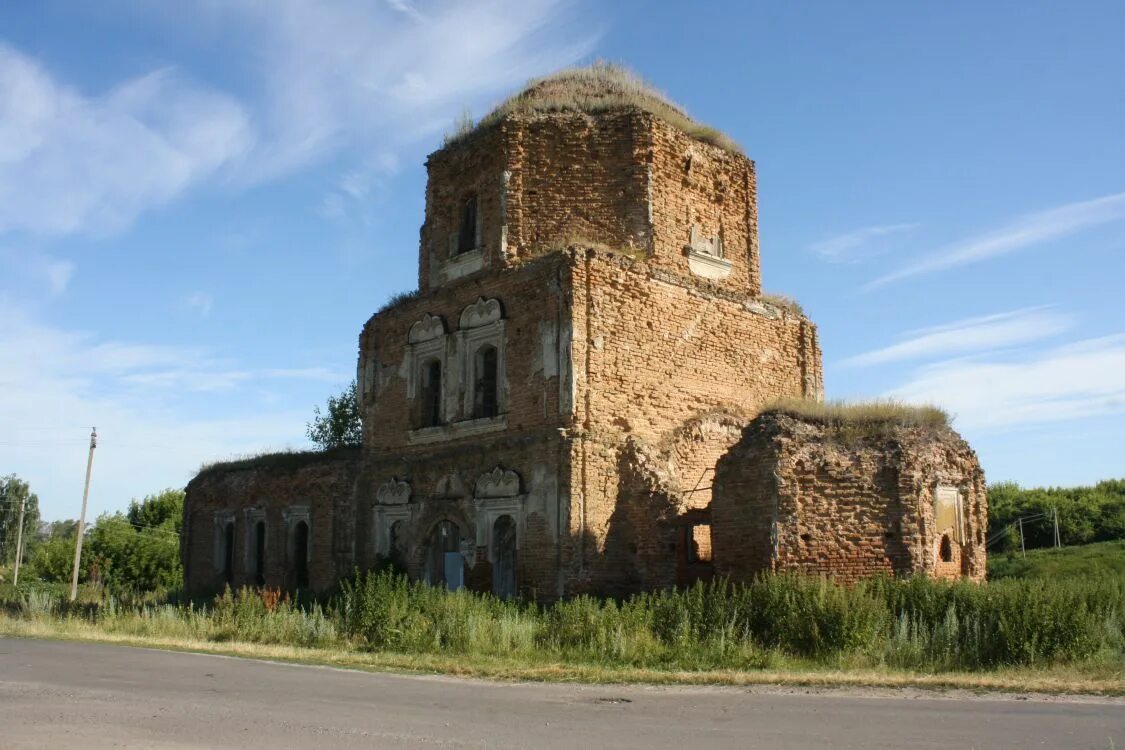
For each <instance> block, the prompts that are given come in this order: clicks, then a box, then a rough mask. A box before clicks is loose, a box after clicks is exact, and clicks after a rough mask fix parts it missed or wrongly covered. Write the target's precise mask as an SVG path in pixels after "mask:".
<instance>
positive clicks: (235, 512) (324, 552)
mask: <svg viewBox="0 0 1125 750" xmlns="http://www.w3.org/2000/svg"><path fill="white" fill-rule="evenodd" d="M358 469H359V452H358V451H342V452H340V451H337V452H333V453H330V454H320V455H318V454H306V455H304V456H297V457H291V458H288V459H287V460H286V459H284V458H283V460H281V461H269V460H265V461H263V463H262V465H261V466H259V467H257V468H232V469H225V468H223V467H222V466H221V465H220V466H218V467H215V468H213V469H208V470H205V471H203V472H201V473H200V474H199V475H198V476H196V477H195V478H194V479H192V481H191V482H189V483H188V486H187V496H186V498H185V501H184V537H183V544H182V546H181V551H180V554H181V556H182V559H183V563H184V584H185V588H186V589H187V590H188V591H189V592H191V593H193V594H208V593H214V592H217V591H220V590H222V588H223V587H224V586H225V585H226V581H225V579H224V575H223V572H224V571H223V563H222V562H221V560H222V553H221V551H220V549H219V547H220V546H221V544H222V541H221V539H220V535H221V534H222V533H223V532H222V525H221V524H220V523H216V518H217V517H218V518H220V519H221V520H222V521H224V522H225V521H226V519H228V518H229V520H230V521H233V523H234V566H233V580H232V582H231V584H232V585H233V586H234V587H236V588H237V587H239V586H245V585H255V584H256V583H257V581H256V580H255V573H256V560H255V554H256V548H255V542H254V536H253V533H254V526H255V524H256V522H257V520H259V518H260V519H261V520H263V521H265V523H266V557H265V585H266V586H267V587H271V588H272V587H277V588H284V589H292V588H294V587H295V585H296V581H295V578H294V576H295V561H294V559H293V544H292V542H293V539H292V532H293V527H294V524H295V522H296V519H295V518H294V516H293V511H294V510H295V509H307V511H308V514H307V522H308V526H309V577H310V581H309V586H310V588H311V589H313V590H314V591H323V590H325V589H327V588H328V587H330V586H331V585H332V584H333V583H334V582H335V580H336V576H337V574H338V573H346V572H347V569H346V567H345V568H343V569H340V568H339V566H338V565H337V562H338V561H339V559H340V556H339V555H338V554H337V552H336V548H337V544H336V541H337V538H336V537H337V534H338V531H339V529H338V527H337V523H336V520H337V514H338V508H337V505H338V503H340V502H347V501H348V500H349V499H350V498H351V495H352V492H353V486H354V484H355V479H356V476H357V472H358ZM259 513H260V514H261V515H260V516H259V515H258V514H259ZM287 514H288V515H289V518H287Z"/></svg>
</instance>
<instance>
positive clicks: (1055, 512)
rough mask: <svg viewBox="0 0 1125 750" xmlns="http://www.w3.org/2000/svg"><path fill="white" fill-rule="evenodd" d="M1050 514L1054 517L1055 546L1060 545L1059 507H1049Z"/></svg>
mask: <svg viewBox="0 0 1125 750" xmlns="http://www.w3.org/2000/svg"><path fill="white" fill-rule="evenodd" d="M1051 515H1052V516H1053V517H1054V519H1055V547H1061V546H1062V538H1061V537H1060V536H1059V509H1058V508H1051Z"/></svg>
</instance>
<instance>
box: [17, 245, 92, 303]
mask: <svg viewBox="0 0 1125 750" xmlns="http://www.w3.org/2000/svg"><path fill="white" fill-rule="evenodd" d="M0 260H2V261H3V262H4V264H5V270H6V271H7V273H6V274H5V275H3V276H0V284H2V285H4V286H8V287H9V288H13V289H20V288H23V287H24V285H25V284H33V285H35V286H37V287H46V290H47V292H48V293H49V294H50V296H52V297H57V296H59V295H60V294H62V293H63V292H65V291H66V289H67V287H68V286H70V280H71V279H72V278H73V277H74V270H75V264H74V263H73V262H72V261H69V260H66V259H65V258H59V257H56V256H54V255H51V254H50V253H47V252H44V251H41V250H37V249H24V248H18V249H17V248H6V249H0ZM33 296H34V295H33Z"/></svg>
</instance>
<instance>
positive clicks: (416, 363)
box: [406, 313, 450, 428]
mask: <svg viewBox="0 0 1125 750" xmlns="http://www.w3.org/2000/svg"><path fill="white" fill-rule="evenodd" d="M448 338H449V337H448V335H447V334H446V330H445V321H443V320H442V319H441V318H440V317H438V316H437V315H430V314H429V313H426V314H425V315H423V316H422V318H421V319H420V320H418V321H416V322H415V323H414V325H412V326H410V332H409V334H408V335H407V349H408V354H407V356H408V358H409V365H410V370H409V372H408V374H407V380H406V397H407V398H408V399H411V400H412V401H413V402H414V413H415V419H414V421H415V425H416V426H417V427H420V428H425V427H434V426H437V425H439V424H441V423H442V422H444V421H446V419H447V418H448V416H449V414H450V409H449V408H448V404H447V393H448V391H449V386H448V383H449V382H450V373H449V367H448V364H449V358H448V356H447V350H448Z"/></svg>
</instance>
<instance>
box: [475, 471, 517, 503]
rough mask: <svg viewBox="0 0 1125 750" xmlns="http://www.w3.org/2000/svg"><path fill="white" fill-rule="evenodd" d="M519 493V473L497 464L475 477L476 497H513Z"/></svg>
mask: <svg viewBox="0 0 1125 750" xmlns="http://www.w3.org/2000/svg"><path fill="white" fill-rule="evenodd" d="M519 493H520V475H519V474H517V473H516V472H514V471H512V470H511V469H504V468H503V467H500V466H497V467H496V468H495V469H493V470H492V471H487V472H485V473H484V474H481V475H480V476H479V477H477V482H476V493H475V494H476V497H481V498H483V497H488V498H493V497H515V496H516V495H518V494H519Z"/></svg>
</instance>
